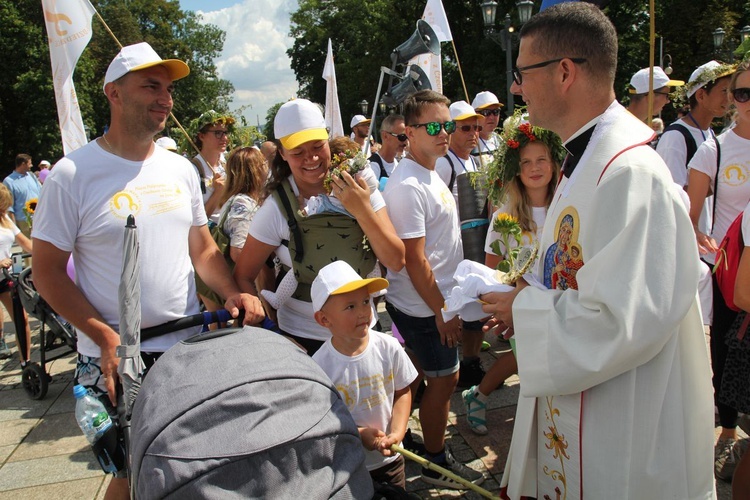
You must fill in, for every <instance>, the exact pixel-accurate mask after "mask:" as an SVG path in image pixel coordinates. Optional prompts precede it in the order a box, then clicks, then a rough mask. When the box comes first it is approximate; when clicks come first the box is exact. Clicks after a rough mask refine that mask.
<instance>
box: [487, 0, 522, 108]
mask: <svg viewBox="0 0 750 500" xmlns="http://www.w3.org/2000/svg"><path fill="white" fill-rule="evenodd" d="M481 7H482V20H483V21H484V33H485V36H486V37H487V38H489V39H490V40H492V41H493V42H495V43H496V44H498V45H500V47H501V48H502V49H503V52H505V83H506V86H505V90H506V98H505V99H506V101H505V102H506V104H507V106H508V108H507V109H508V111H509V112H512V111H513V107H514V106H513V101H514V99H513V93H512V92H511V91H510V87H511V84H512V82H513V77H512V73H513V32H514V31H515V29H514V28H513V25H512V24H511V19H510V13H506V14H505V17H504V20H503V29H501V30H500V31H499V32H497V31H496V30H495V20H496V17H497V2H496V1H495V0H485V1H484V2H482V4H481ZM516 7H517V8H518V19H519V21H520V22H521V24H525V23H526V22H527V21H528V20H529V19H530V18H531V12H532V10H533V8H534V2H533V1H532V0H517V1H516Z"/></svg>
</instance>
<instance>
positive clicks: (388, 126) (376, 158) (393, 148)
mask: <svg viewBox="0 0 750 500" xmlns="http://www.w3.org/2000/svg"><path fill="white" fill-rule="evenodd" d="M408 145H409V139H408V138H407V137H406V125H405V124H404V117H403V116H401V115H398V114H394V115H388V116H386V117H385V118H384V119H383V123H382V124H381V125H380V150H378V152H377V153H373V154H372V155H370V158H369V160H370V168H371V169H372V171H373V172H374V173H375V177H376V178H378V179H382V178H384V177H385V178H388V177H390V176H391V174H392V173H393V169H394V168H396V165H398V160H399V159H401V157H402V156H403V155H404V151H405V150H406V148H407V146H408ZM381 185H382V183H381Z"/></svg>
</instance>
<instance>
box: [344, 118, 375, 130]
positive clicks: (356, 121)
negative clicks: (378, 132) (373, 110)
mask: <svg viewBox="0 0 750 500" xmlns="http://www.w3.org/2000/svg"><path fill="white" fill-rule="evenodd" d="M370 121H371V120H370V119H369V118H365V115H354V116H353V117H352V121H351V122H350V123H349V127H350V128H354V127H356V126H357V125H362V124H363V123H370Z"/></svg>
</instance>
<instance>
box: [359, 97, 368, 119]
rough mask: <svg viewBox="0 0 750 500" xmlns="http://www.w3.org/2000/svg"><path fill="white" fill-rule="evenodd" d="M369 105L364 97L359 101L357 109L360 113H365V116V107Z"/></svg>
mask: <svg viewBox="0 0 750 500" xmlns="http://www.w3.org/2000/svg"><path fill="white" fill-rule="evenodd" d="M369 105H370V103H369V102H367V100H365V99H362V100H361V101H360V102H359V109H361V110H362V114H363V115H365V116H367V108H368V106H369Z"/></svg>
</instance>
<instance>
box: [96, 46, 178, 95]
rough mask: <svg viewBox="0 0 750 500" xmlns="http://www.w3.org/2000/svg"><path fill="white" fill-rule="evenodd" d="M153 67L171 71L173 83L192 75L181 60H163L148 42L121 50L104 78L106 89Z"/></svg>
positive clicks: (110, 64) (170, 75)
mask: <svg viewBox="0 0 750 500" xmlns="http://www.w3.org/2000/svg"><path fill="white" fill-rule="evenodd" d="M153 66H164V67H165V68H167V71H169V77H170V78H171V79H172V81H175V80H179V79H180V78H185V77H186V76H188V75H189V74H190V68H189V67H188V65H187V64H185V63H184V62H182V61H180V60H179V59H162V58H161V57H159V54H157V53H156V51H155V50H154V49H152V48H151V45H149V44H147V43H146V42H141V43H136V44H135V45H128V46H127V47H123V48H122V49H120V52H119V53H118V54H117V55H116V56H115V58H114V59H112V62H111V63H109V68H107V74H106V75H105V76H104V86H103V87H102V88H104V87H106V86H107V84H108V83H110V82H114V81H115V80H117V79H119V78H122V77H123V76H125V75H126V74H128V73H130V72H131V71H139V70H142V69H146V68H151V67H153Z"/></svg>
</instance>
